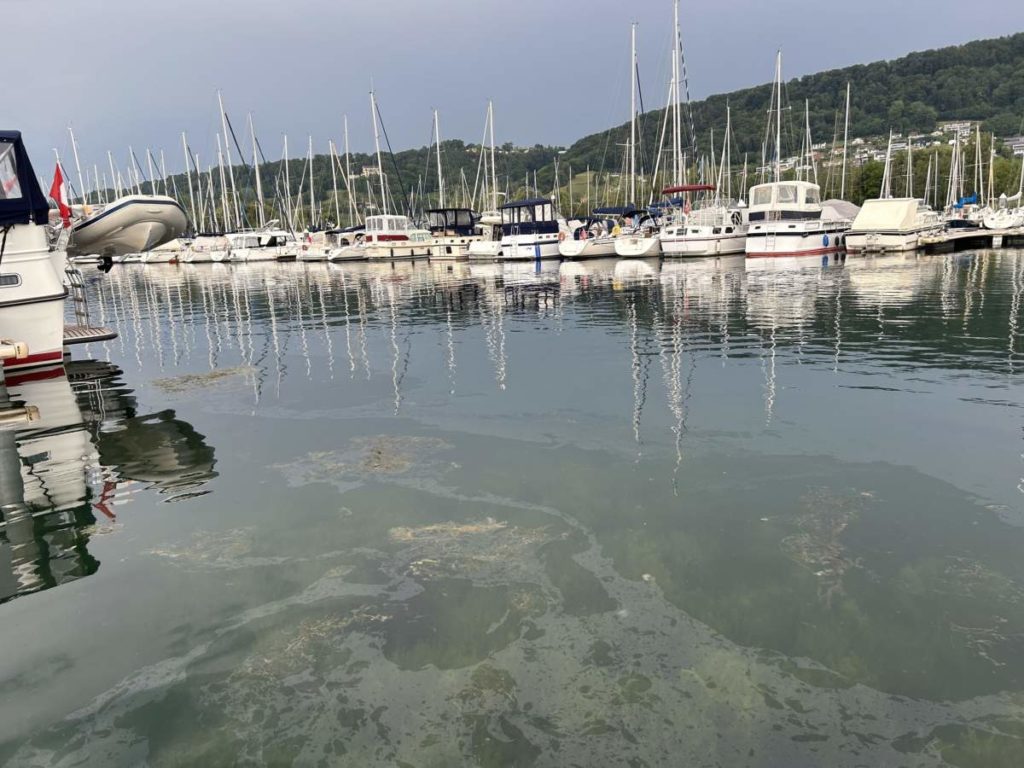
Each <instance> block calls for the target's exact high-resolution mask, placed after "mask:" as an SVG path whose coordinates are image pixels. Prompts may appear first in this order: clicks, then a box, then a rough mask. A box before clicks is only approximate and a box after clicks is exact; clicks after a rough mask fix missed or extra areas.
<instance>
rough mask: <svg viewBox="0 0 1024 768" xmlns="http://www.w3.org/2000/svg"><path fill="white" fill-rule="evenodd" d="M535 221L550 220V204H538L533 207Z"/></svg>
mask: <svg viewBox="0 0 1024 768" xmlns="http://www.w3.org/2000/svg"><path fill="white" fill-rule="evenodd" d="M534 216H535V217H536V218H535V221H551V206H550V205H546V204H545V205H538V206H535V207H534Z"/></svg>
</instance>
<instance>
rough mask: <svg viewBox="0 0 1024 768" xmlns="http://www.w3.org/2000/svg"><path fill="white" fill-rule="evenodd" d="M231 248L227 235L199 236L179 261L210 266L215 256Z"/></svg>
mask: <svg viewBox="0 0 1024 768" xmlns="http://www.w3.org/2000/svg"><path fill="white" fill-rule="evenodd" d="M228 247H229V244H228V241H227V237H226V236H225V235H213V234H205V235H199V236H198V237H197V238H196V239H195V240H193V241H192V242H191V243H190V244H189V246H188V248H186V249H185V250H184V251H182V253H181V257H180V258H179V259H178V260H179V261H181V262H182V263H184V264H204V263H205V264H208V263H210V262H212V261H213V254H214V253H219V252H222V251H226V250H227V249H228Z"/></svg>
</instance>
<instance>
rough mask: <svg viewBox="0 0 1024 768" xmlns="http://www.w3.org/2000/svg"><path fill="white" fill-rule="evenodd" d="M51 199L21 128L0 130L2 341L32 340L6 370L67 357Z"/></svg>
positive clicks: (61, 255) (61, 262) (61, 257)
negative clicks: (50, 224)
mask: <svg viewBox="0 0 1024 768" xmlns="http://www.w3.org/2000/svg"><path fill="white" fill-rule="evenodd" d="M49 216H50V204H49V202H48V201H47V199H46V197H45V196H44V195H43V191H42V189H40V187H39V182H38V181H37V177H36V174H35V171H33V170H32V164H31V162H30V161H29V159H28V152H27V151H26V150H25V144H24V142H23V141H22V139H21V133H20V132H18V131H0V342H3V341H15V342H20V343H23V344H24V345H27V347H28V349H27V354H19V355H18V356H16V357H10V358H7V359H5V360H4V361H3V368H4V370H5V371H10V370H14V369H18V368H26V367H30V366H39V365H52V364H53V363H59V362H60V361H61V359H62V358H63V356H64V299H65V297H66V296H67V295H68V291H67V288H65V286H64V270H65V266H66V265H65V262H66V255H65V252H64V251H63V250H62V249H60V248H53V249H51V247H50V240H49V231H48V227H47V224H48V221H49Z"/></svg>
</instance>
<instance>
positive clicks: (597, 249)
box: [558, 237, 615, 261]
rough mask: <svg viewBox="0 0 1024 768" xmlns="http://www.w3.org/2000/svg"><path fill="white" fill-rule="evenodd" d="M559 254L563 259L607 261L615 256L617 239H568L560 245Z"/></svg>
mask: <svg viewBox="0 0 1024 768" xmlns="http://www.w3.org/2000/svg"><path fill="white" fill-rule="evenodd" d="M558 252H559V254H561V256H562V258H563V259H571V260H574V261H578V260H581V259H606V258H608V257H609V256H614V255H615V238H613V237H588V238H587V239H586V240H570V239H569V238H566V239H565V240H563V241H562V242H560V243H559V244H558Z"/></svg>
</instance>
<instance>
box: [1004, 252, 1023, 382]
mask: <svg viewBox="0 0 1024 768" xmlns="http://www.w3.org/2000/svg"><path fill="white" fill-rule="evenodd" d="M1011 278H1012V281H1013V283H1012V284H1013V293H1012V295H1011V296H1010V322H1009V338H1008V339H1007V347H1008V349H1007V365H1008V367H1009V371H1010V373H1011V374H1012V373H1014V364H1015V363H1016V357H1017V335H1018V333H1019V332H1018V330H1017V326H1018V325H1019V324H1020V307H1021V295H1022V294H1024V258H1022V257H1021V255H1020V254H1019V253H1018V254H1015V255H1014V256H1013V270H1012V272H1011Z"/></svg>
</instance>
